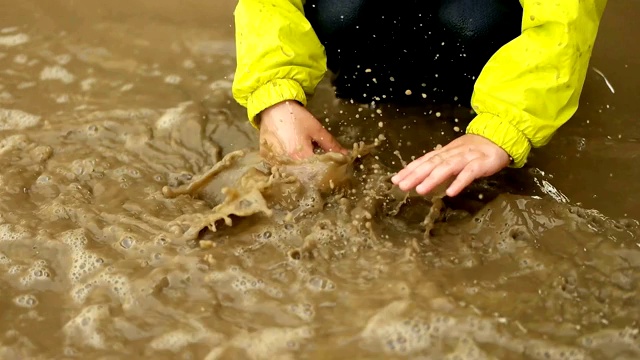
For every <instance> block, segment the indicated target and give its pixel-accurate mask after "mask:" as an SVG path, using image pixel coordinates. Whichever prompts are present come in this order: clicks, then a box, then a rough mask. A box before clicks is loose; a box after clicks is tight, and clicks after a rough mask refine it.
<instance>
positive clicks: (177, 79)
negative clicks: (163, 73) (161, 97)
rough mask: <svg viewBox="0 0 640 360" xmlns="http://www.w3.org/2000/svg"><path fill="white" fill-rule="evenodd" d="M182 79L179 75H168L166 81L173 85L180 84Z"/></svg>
mask: <svg viewBox="0 0 640 360" xmlns="http://www.w3.org/2000/svg"><path fill="white" fill-rule="evenodd" d="M181 81H182V78H181V77H180V76H178V75H168V76H167V77H165V78H164V82H166V83H167V84H172V85H177V84H180V82H181Z"/></svg>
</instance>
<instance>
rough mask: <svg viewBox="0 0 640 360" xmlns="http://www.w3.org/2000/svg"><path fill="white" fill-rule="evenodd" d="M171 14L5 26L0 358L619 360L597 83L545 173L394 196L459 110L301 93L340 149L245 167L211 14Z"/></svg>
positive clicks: (0, 58) (638, 349) (43, 19)
mask: <svg viewBox="0 0 640 360" xmlns="http://www.w3.org/2000/svg"><path fill="white" fill-rule="evenodd" d="M188 4H189V6H180V7H178V6H176V5H175V4H174V3H172V2H167V1H157V2H155V3H154V7H153V8H151V7H149V6H148V5H146V4H145V3H143V2H138V1H128V2H126V3H125V2H123V1H113V2H108V3H103V2H95V1H85V2H82V3H78V2H70V1H65V0H57V1H53V2H41V1H31V0H27V1H21V2H17V3H16V4H13V5H12V6H13V7H12V8H11V9H9V10H8V12H7V13H8V14H11V19H14V20H12V21H14V23H13V24H10V22H7V24H8V25H4V24H3V27H2V28H0V69H2V70H0V79H1V81H0V168H2V172H0V185H1V186H0V294H2V295H1V296H0V319H1V320H2V321H1V322H0V358H2V359H24V358H28V359H63V358H64V359H73V358H104V359H107V358H118V359H119V358H125V357H131V358H140V357H144V358H148V357H153V358H155V359H208V360H212V359H298V358H300V359H327V358H358V359H379V358H385V359H395V358H398V359H400V358H403V359H404V358H412V359H429V358H436V359H492V358H500V359H503V358H506V359H636V358H638V357H640V345H639V341H638V336H639V334H638V331H639V326H640V324H638V320H637V319H640V304H638V299H639V298H640V297H639V289H638V282H639V280H640V271H639V270H638V269H639V268H640V246H639V245H638V243H639V240H638V236H639V235H640V226H639V224H638V222H637V221H635V220H633V219H629V218H634V217H635V218H638V217H640V213H638V212H637V211H635V210H634V206H635V205H633V204H635V202H637V200H638V198H637V194H636V193H635V192H634V191H632V190H633V189H634V186H636V185H637V182H636V181H635V180H634V179H635V178H637V176H635V175H637V174H635V175H634V173H633V171H635V169H638V167H634V166H631V165H632V164H631V163H630V162H632V161H634V158H635V157H636V155H637V154H635V151H636V150H635V148H634V147H633V144H634V143H633V141H631V139H632V138H633V136H634V131H635V130H633V129H629V131H626V132H625V133H624V134H625V137H622V138H618V137H617V135H616V136H611V137H610V138H607V136H608V135H610V134H617V133H619V132H622V131H623V130H624V129H625V127H622V126H620V127H618V128H616V127H615V126H617V125H616V124H617V122H616V121H613V120H616V119H618V118H617V117H613V115H616V114H619V113H615V112H614V111H613V110H611V109H608V108H606V107H605V103H604V102H603V101H604V100H602V101H600V99H607V100H606V101H607V103H606V104H609V103H608V101H610V99H609V98H605V97H604V96H605V95H603V93H601V92H600V90H599V89H600V88H599V87H597V86H603V88H602V90H603V91H608V89H607V88H606V87H604V86H605V85H604V84H603V83H602V79H601V78H599V77H593V78H590V79H591V80H590V81H591V82H590V83H589V84H591V85H589V86H590V87H587V91H586V95H585V96H587V97H586V101H584V102H583V103H584V104H586V105H585V106H583V108H582V109H583V110H582V115H580V114H579V116H578V117H577V118H576V119H575V120H574V121H573V122H572V123H570V124H568V127H567V128H565V129H564V130H563V133H561V134H560V135H559V137H558V138H557V139H556V140H554V142H552V143H551V144H550V145H549V147H547V148H545V149H543V150H541V151H539V152H536V154H534V157H533V158H532V163H533V164H548V167H549V168H551V169H557V168H562V169H563V171H550V170H548V168H545V167H543V166H540V168H541V169H543V170H544V171H543V170H540V169H537V168H534V167H531V168H529V169H525V170H523V171H520V172H512V171H506V172H504V173H501V174H498V175H497V176H495V177H493V178H491V179H487V180H485V181H480V182H478V183H476V184H474V186H473V187H472V188H470V189H469V190H468V191H466V192H465V193H464V194H463V195H461V196H460V197H457V198H455V199H451V198H447V197H440V195H441V194H439V193H436V194H434V196H433V197H427V198H425V197H417V196H413V195H411V194H409V195H407V194H403V193H401V192H398V191H397V189H395V188H394V187H392V186H391V184H390V182H389V181H388V179H389V174H390V173H392V172H394V171H396V170H397V169H398V167H399V166H400V162H401V160H399V159H398V157H397V155H395V154H394V152H395V150H398V149H399V150H400V153H401V154H402V157H403V158H406V159H407V160H408V159H409V157H410V156H411V154H419V153H420V151H423V150H425V149H424V147H425V145H424V144H425V143H428V144H429V146H435V145H436V144H438V143H443V142H444V141H446V139H447V138H450V137H452V136H454V135H455V133H456V132H457V131H459V130H460V128H459V127H462V126H463V124H464V121H465V116H467V117H468V112H467V110H465V109H460V108H455V109H447V108H444V107H443V108H440V109H427V110H426V111H425V110H424V109H419V110H415V109H395V108H390V107H372V106H358V105H354V104H343V103H335V102H333V98H332V97H331V96H330V91H331V89H330V88H329V86H328V84H326V83H323V84H322V86H321V87H320V90H319V93H318V94H317V97H316V98H315V99H314V102H312V104H311V106H312V108H313V111H314V112H315V113H316V114H319V116H321V117H322V118H323V120H324V119H329V121H328V122H327V126H328V127H329V128H331V131H333V132H335V133H340V134H341V136H340V140H341V142H342V143H343V144H353V143H356V144H358V145H357V146H356V147H355V148H354V149H353V151H352V152H351V153H350V155H348V156H342V155H318V156H317V157H315V158H313V159H311V160H310V161H309V163H289V164H276V165H275V166H272V165H267V164H265V163H264V162H263V161H262V159H260V158H259V157H258V156H257V153H256V152H255V151H254V150H255V148H254V147H255V145H256V144H257V138H256V133H255V131H254V130H253V129H252V128H251V127H250V125H249V124H248V123H247V122H246V121H244V111H243V109H241V108H239V107H237V106H236V105H234V103H233V100H232V99H231V97H230V91H229V90H230V88H229V86H230V79H231V74H232V72H233V67H234V66H233V64H234V58H233V43H232V37H231V36H232V32H231V29H230V28H229V27H228V26H227V25H229V24H230V23H231V11H232V8H233V3H231V2H225V1H222V2H206V3H205V2H191V3H189V2H188ZM627 5H628V4H627ZM610 8H612V9H614V11H618V12H620V13H623V11H622V10H621V6H619V5H617V4H614V3H612V4H610ZM626 12H627V10H625V11H624V13H626ZM3 14H5V13H4V12H3ZM614 14H617V13H615V12H614ZM212 23H215V24H224V26H218V28H214V30H212ZM611 23H612V22H611V21H610V20H609V24H611ZM616 24H617V23H616ZM631 25H633V24H631ZM618 33H620V34H621V33H623V32H610V33H609V35H608V36H612V34H614V35H615V34H618ZM609 50H611V49H609ZM611 53H613V51H611ZM598 56H601V55H597V56H596V58H597V57H598ZM633 59H637V57H633ZM612 61H613V60H612ZM613 63H615V62H613ZM632 65H633V63H630V67H633V66H632ZM598 68H599V69H600V70H602V72H603V73H604V74H607V75H608V76H609V77H610V78H609V79H610V80H611V82H612V83H613V85H614V86H615V87H616V95H617V96H624V94H625V88H624V84H621V82H622V81H621V78H620V77H624V78H627V77H628V76H622V75H620V74H623V73H622V72H620V71H618V76H619V78H616V77H615V74H616V72H615V71H614V70H616V69H617V68H609V69H608V68H606V67H605V66H601V65H598ZM612 72H613V76H612V75H610V74H611V73H612ZM623 75H624V74H623ZM630 89H631V88H630ZM631 90H633V89H631ZM590 94H592V95H590ZM593 94H596V95H597V96H594V95H593ZM589 96H591V97H589ZM621 99H624V98H621ZM627 99H631V97H628V98H627ZM620 101H622V100H620ZM630 103H631V102H630ZM589 104H591V105H589ZM611 104H614V103H613V102H611ZM623 105H624V104H623V103H622V102H621V103H619V107H620V108H622V106H623ZM632 105H635V103H633V104H632ZM612 107H613V106H612ZM603 109H605V110H603ZM628 109H630V110H629V111H631V112H629V113H625V114H624V116H622V115H621V116H620V117H619V118H624V117H625V116H627V117H630V118H631V117H632V116H633V113H632V112H633V111H635V110H634V108H633V107H629V108H628ZM601 110H603V112H601ZM465 114H466V115H465ZM585 114H587V115H585ZM594 114H596V115H597V114H600V115H597V116H596V115H594ZM601 118H602V119H604V120H606V121H604V120H602V121H599V119H601ZM605 118H606V119H605ZM356 119H357V122H356ZM453 119H458V120H459V121H456V120H453ZM587 119H590V120H591V122H589V123H587V122H586V120H587ZM612 119H613V120H612ZM444 120H446V122H445V121H444ZM451 121H453V124H454V125H452V123H451ZM575 124H577V125H575ZM456 128H457V130H456ZM603 128H605V129H606V132H604V133H603V131H604V130H602V129H603ZM576 129H577V130H576ZM380 134H384V138H386V139H387V140H384V141H380V142H379V144H377V146H374V147H367V146H365V147H363V146H361V145H359V144H361V143H365V144H373V143H374V142H375V141H376V139H378V136H379V135H380ZM603 134H604V135H603ZM578 138H582V139H583V140H585V141H584V142H579V141H577V139H578ZM627 138H628V139H627ZM603 139H606V140H603ZM576 144H578V145H580V144H581V145H580V146H578V150H576ZM374 145H375V144H374ZM618 149H623V150H624V151H618ZM596 150H598V151H599V152H597V153H596V152H595V151H596ZM601 150H602V151H604V150H607V151H606V152H602V151H601ZM557 154H563V155H562V156H563V157H559V156H558V155H557ZM602 156H606V157H607V159H614V160H616V161H606V162H602V161H599V160H600V159H601V157H602ZM588 159H591V160H588ZM593 159H597V160H593ZM569 160H571V161H576V162H577V164H578V165H575V166H574V165H571V166H569V165H566V164H568V161H569ZM617 160H620V161H617ZM622 160H624V161H622ZM581 161H582V162H581ZM589 161H598V166H590V167H589V166H582V165H585V164H587V165H588V164H589ZM580 164H581V165H580ZM583 167H585V168H586V167H588V168H589V169H591V170H590V171H591V172H590V173H589V174H587V175H588V176H586V175H585V176H580V180H579V182H576V181H577V180H575V179H576V176H577V175H575V174H581V173H580V171H583V170H582V168H583ZM594 168H599V169H602V170H603V171H605V170H606V171H605V175H606V177H605V178H602V177H601V176H605V175H598V174H595V173H593V171H592V170H593V169H594ZM609 174H613V175H615V176H609ZM623 174H624V175H626V176H625V177H622V176H621V175H623ZM603 179H611V180H610V181H612V183H611V184H616V186H617V188H618V189H629V191H627V192H625V193H624V194H622V195H620V194H613V193H611V191H612V190H611V189H610V188H609V187H605V188H603V187H602V184H603V183H604V182H603V181H604V180H603ZM624 179H627V180H624ZM614 181H615V182H614ZM618 185H619V186H618ZM589 187H591V188H590V189H593V188H595V189H601V192H598V193H597V194H596V195H598V196H597V197H592V194H591V193H589V192H588V191H591V190H584V189H586V188H589ZM163 189H164V190H163ZM559 189H562V191H560V190H559ZM583 194H587V195H588V196H587V195H584V196H583ZM611 194H613V195H611ZM608 196H610V197H608ZM620 196H623V197H624V199H625V200H624V201H620V202H619V203H618V202H617V200H616V199H619V198H620ZM614 200H615V201H614ZM577 201H581V202H584V203H586V204H587V205H588V206H585V205H583V206H579V204H576V203H575V202H577ZM612 204H613V205H612ZM592 205H593V206H592ZM596 205H597V206H596ZM618 207H619V208H620V209H618ZM589 208H606V209H609V210H611V209H613V210H611V211H608V212H606V214H607V215H609V217H608V216H605V215H604V214H603V213H601V212H599V211H596V210H589ZM634 211H635V212H634ZM624 213H628V214H629V215H628V216H626V219H619V220H616V219H618V218H619V217H621V216H622V215H623V214H624ZM611 214H613V215H611ZM613 216H615V217H616V219H614V218H612V217H613Z"/></svg>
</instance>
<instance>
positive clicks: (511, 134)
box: [466, 0, 607, 167]
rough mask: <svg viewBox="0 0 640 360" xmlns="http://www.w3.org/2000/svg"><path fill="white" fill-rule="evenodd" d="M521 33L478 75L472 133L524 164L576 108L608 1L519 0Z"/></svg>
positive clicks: (514, 161) (470, 131)
mask: <svg viewBox="0 0 640 360" xmlns="http://www.w3.org/2000/svg"><path fill="white" fill-rule="evenodd" d="M520 2H521V4H522V7H523V9H524V15H523V19H522V33H521V35H520V36H518V37H517V38H515V39H514V40H512V41H511V42H509V43H507V44H506V45H504V46H503V47H502V48H500V49H499V50H498V51H497V52H496V53H495V54H494V55H493V57H492V58H491V59H490V60H489V62H487V64H486V65H485V67H484V69H483V70H482V72H481V73H480V76H479V77H478V79H477V81H476V84H475V88H474V93H473V96H472V99H471V105H472V107H473V109H474V110H475V112H476V114H477V116H476V117H475V118H474V119H473V120H472V121H471V123H470V124H469V126H468V127H467V131H466V132H467V133H468V134H476V135H482V136H484V137H486V138H488V139H490V140H492V141H493V142H495V143H496V144H498V145H499V146H500V147H502V148H503V149H504V150H505V151H506V152H507V153H508V154H509V155H510V156H511V158H512V159H513V162H512V164H511V166H512V167H522V166H523V165H524V164H525V162H526V160H527V156H528V155H529V152H530V150H531V148H532V147H540V146H543V145H546V144H547V143H548V142H549V140H550V139H551V137H552V136H553V134H554V133H555V131H556V130H557V129H558V128H559V127H560V126H561V125H562V124H564V123H565V122H566V121H567V120H569V118H570V117H571V116H573V114H574V113H575V112H576V110H577V108H578V100H579V97H580V93H581V91H582V87H583V84H584V80H585V77H586V73H587V69H588V65H589V59H590V57H591V51H592V49H593V45H594V42H595V39H596V33H597V31H598V26H599V24H600V19H601V17H602V13H603V12H604V8H605V6H606V3H607V0H542V1H540V0H521V1H520Z"/></svg>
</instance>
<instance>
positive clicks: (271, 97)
mask: <svg viewBox="0 0 640 360" xmlns="http://www.w3.org/2000/svg"><path fill="white" fill-rule="evenodd" d="M285 101H296V102H298V103H299V104H301V105H303V106H304V105H306V104H307V96H306V94H305V93H304V90H303V89H302V86H301V85H300V84H299V83H298V82H297V81H295V80H289V79H275V80H272V81H270V82H268V83H266V84H264V85H262V86H260V87H259V88H258V89H256V91H254V92H253V93H252V94H251V96H249V99H248V102H247V115H248V117H249V121H250V122H251V124H252V125H253V126H254V127H256V128H257V127H258V126H257V123H256V118H257V117H258V114H261V113H263V112H264V111H265V110H267V109H269V108H272V107H273V106H276V105H279V104H280V103H283V102H285Z"/></svg>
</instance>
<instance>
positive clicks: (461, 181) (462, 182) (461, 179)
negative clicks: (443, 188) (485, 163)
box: [447, 159, 482, 197]
mask: <svg viewBox="0 0 640 360" xmlns="http://www.w3.org/2000/svg"><path fill="white" fill-rule="evenodd" d="M481 168H482V161H481V160H479V159H478V160H474V161H472V162H470V163H468V164H467V166H465V167H464V169H462V171H461V172H460V173H459V174H458V176H457V177H456V179H455V180H454V181H453V183H451V185H450V186H449V188H448V189H447V196H451V197H453V196H456V195H458V194H460V192H461V191H462V190H464V188H466V187H467V186H469V185H470V184H471V183H472V182H473V181H474V180H475V179H477V178H479V177H481V176H482V171H481Z"/></svg>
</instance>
